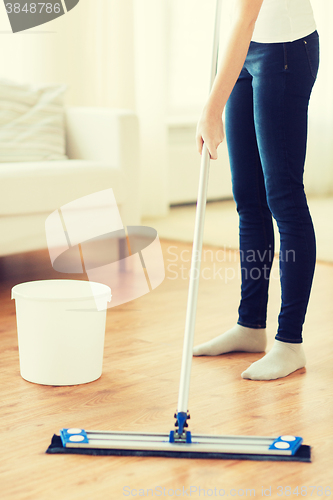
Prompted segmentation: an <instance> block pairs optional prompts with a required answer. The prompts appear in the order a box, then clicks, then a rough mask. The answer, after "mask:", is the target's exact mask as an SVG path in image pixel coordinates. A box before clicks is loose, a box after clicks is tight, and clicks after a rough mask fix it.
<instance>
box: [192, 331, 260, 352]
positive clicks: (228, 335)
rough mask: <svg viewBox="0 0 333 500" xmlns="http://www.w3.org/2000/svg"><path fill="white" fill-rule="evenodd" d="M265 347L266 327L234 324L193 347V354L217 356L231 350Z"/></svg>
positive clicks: (257, 349) (249, 350) (251, 350)
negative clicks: (207, 340)
mask: <svg viewBox="0 0 333 500" xmlns="http://www.w3.org/2000/svg"><path fill="white" fill-rule="evenodd" d="M265 349H266V328H247V327H246V326H242V325H238V324H237V325H235V326H234V327H233V328H231V329H230V330H228V331H226V332H225V333H222V334H221V335H219V336H218V337H215V338H214V339H212V340H210V341H209V342H205V343H204V344H200V345H198V346H196V347H194V349H193V355H194V356H203V355H206V356H217V355H218V354H224V353H226V352H232V351H243V352H262V351H264V350H265Z"/></svg>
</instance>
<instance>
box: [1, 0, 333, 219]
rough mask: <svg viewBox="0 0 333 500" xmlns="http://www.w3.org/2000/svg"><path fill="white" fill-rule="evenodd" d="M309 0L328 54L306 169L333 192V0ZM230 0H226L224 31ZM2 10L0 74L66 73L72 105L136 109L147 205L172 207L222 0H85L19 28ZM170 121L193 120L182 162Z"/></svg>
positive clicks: (314, 185) (203, 92)
mask: <svg viewBox="0 0 333 500" xmlns="http://www.w3.org/2000/svg"><path fill="white" fill-rule="evenodd" d="M312 2H313V6H314V9H315V13H316V15H317V21H318V29H319V32H320V35H321V38H322V61H321V69H320V75H319V77H318V82H317V84H316V87H315V90H314V93H313V98H312V102H311V108H310V126H309V129H310V135H309V154H308V161H307V168H306V176H305V178H306V186H307V190H308V193H316V194H328V193H333V168H332V163H333V145H332V144H333V142H332V140H331V138H332V134H333V93H332V91H331V82H332V79H333V78H332V77H333V74H332V71H333V70H332V67H331V53H332V50H333V32H332V30H331V24H332V20H333V5H332V0H312ZM229 5H230V2H229V0H224V9H225V10H224V13H223V22H222V35H221V36H222V38H223V36H224V35H225V34H226V32H227V28H228V13H227V11H228V8H229ZM3 9H4V8H2V7H1V5H0V61H1V66H0V68H1V69H0V75H1V77H7V78H12V79H15V80H18V81H25V82H27V81H30V82H45V83H46V82H66V83H67V84H68V93H67V96H66V104H69V105H87V106H112V107H126V108H131V109H135V110H136V111H137V113H138V115H139V118H140V122H141V133H142V136H141V137H142V141H141V145H142V150H141V170H142V185H141V187H140V190H141V197H142V207H143V212H144V214H146V215H163V214H165V213H166V212H167V207H168V202H169V199H170V193H171V191H172V186H174V185H175V182H176V180H175V178H174V177H175V175H174V174H172V176H171V179H169V171H170V170H171V169H170V168H169V165H170V161H172V168H173V171H174V172H176V174H177V171H179V169H181V168H184V169H185V170H186V169H191V168H192V166H193V156H192V154H194V152H195V143H194V132H195V126H194V125H193V124H194V123H195V121H196V120H197V119H198V117H199V115H200V111H201V109H202V106H203V104H204V102H205V99H206V97H207V95H208V85H209V81H208V80H209V67H210V58H211V44H212V35H213V20H214V11H215V0H205V1H203V0H158V1H157V0H81V1H80V2H79V4H78V5H77V6H76V7H75V8H74V9H73V10H71V11H70V12H69V13H68V14H66V15H64V16H61V17H60V18H58V19H56V20H54V21H52V22H50V23H48V24H45V25H42V26H39V27H36V28H34V29H32V30H28V31H26V32H21V33H16V34H12V33H11V29H10V25H9V21H8V18H7V16H6V13H5V12H4V10H3ZM221 45H222V46H223V40H222V44H221ZM168 121H169V122H171V123H174V122H175V121H178V125H179V124H181V123H182V122H183V124H185V125H186V123H187V124H188V123H189V122H191V123H192V124H191V125H190V128H189V129H187V130H185V135H184V134H183V132H184V129H183V130H182V131H181V133H180V136H179V137H180V142H181V141H182V138H181V135H182V134H183V135H184V137H185V136H186V141H185V142H186V144H185V143H184V148H185V149H183V153H184V151H186V150H187V149H186V148H188V147H189V134H190V133H193V148H194V149H191V154H189V155H187V154H185V153H184V154H183V159H182V160H179V164H177V163H176V162H177V161H178V158H180V156H178V153H175V150H174V149H172V147H173V146H172V145H171V146H170V144H169V138H170V137H171V136H172V137H173V140H174V139H175V133H174V132H175V127H173V129H172V130H171V133H169V129H168V125H167V123H168ZM186 126H188V125H186ZM181 128H182V127H180V129H181ZM185 128H186V127H185ZM191 130H192V131H191ZM173 144H174V143H173ZM170 147H171V149H170ZM177 147H179V142H178V144H177ZM185 163H186V165H185ZM223 168H227V165H223ZM183 182H184V181H183ZM223 182H224V181H223ZM226 182H229V181H227V180H226V181H225V183H226ZM225 185H226V184H225ZM177 189H178V188H177ZM228 189H229V187H228ZM177 196H178V194H177ZM180 196H181V195H180ZM171 198H172V196H171Z"/></svg>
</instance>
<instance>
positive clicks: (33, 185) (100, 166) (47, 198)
mask: <svg viewBox="0 0 333 500" xmlns="http://www.w3.org/2000/svg"><path fill="white" fill-rule="evenodd" d="M0 178H1V196H0V215H1V216H4V215H22V214H33V213H36V214H37V213H41V212H44V213H48V212H52V211H53V210H56V209H58V208H59V207H60V206H62V205H64V204H65V203H69V202H70V201H73V200H75V199H77V198H80V197H82V196H86V195H88V194H91V193H94V192H97V191H101V190H103V189H107V188H109V187H111V188H112V189H113V190H114V194H115V197H116V200H117V203H118V204H121V203H122V202H123V201H124V195H125V193H124V192H123V184H124V182H123V173H122V172H121V171H120V169H118V168H114V167H112V165H110V164H106V163H103V162H98V161H90V160H66V161H54V162H22V163H0Z"/></svg>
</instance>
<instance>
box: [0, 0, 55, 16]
mask: <svg viewBox="0 0 333 500" xmlns="http://www.w3.org/2000/svg"><path fill="white" fill-rule="evenodd" d="M5 5H6V11H7V14H20V13H21V12H24V13H26V14H28V13H30V14H41V13H42V12H43V11H44V12H46V13H47V14H52V13H53V12H54V13H56V14H59V13H60V12H61V9H62V5H61V4H60V3H51V2H48V3H45V2H40V3H35V2H27V1H26V2H25V3H24V4H23V5H22V2H21V3H19V2H15V3H11V2H8V3H6V4H5Z"/></svg>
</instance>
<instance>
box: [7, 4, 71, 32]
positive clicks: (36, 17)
mask: <svg viewBox="0 0 333 500" xmlns="http://www.w3.org/2000/svg"><path fill="white" fill-rule="evenodd" d="M66 1H67V0H66ZM5 7H6V11H7V14H8V18H9V21H10V24H11V27H12V30H13V33H16V32H18V31H23V30H26V29H29V28H33V27H34V26H39V25H40V24H44V23H47V22H49V21H52V20H53V19H55V18H57V17H59V16H62V15H63V14H65V12H64V8H63V5H62V2H61V1H60V0H48V1H47V2H36V1H29V0H16V1H12V2H11V1H7V2H6V1H5Z"/></svg>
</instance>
